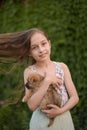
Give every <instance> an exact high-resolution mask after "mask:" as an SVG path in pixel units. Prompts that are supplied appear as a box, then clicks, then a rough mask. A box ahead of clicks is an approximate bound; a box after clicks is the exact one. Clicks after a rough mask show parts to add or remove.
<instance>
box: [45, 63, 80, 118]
mask: <svg viewBox="0 0 87 130" xmlns="http://www.w3.org/2000/svg"><path fill="white" fill-rule="evenodd" d="M61 66H62V69H63V71H64V84H65V86H66V89H67V92H68V95H69V100H68V102H67V103H66V104H65V105H64V106H63V107H61V108H59V107H58V106H56V105H53V104H50V105H49V107H51V108H52V109H51V110H43V112H44V113H46V114H47V115H48V116H49V117H55V116H57V115H60V114H62V113H64V112H66V111H68V110H70V109H71V108H73V107H74V106H75V105H76V104H77V103H78V101H79V97H78V94H77V91H76V88H75V85H74V83H73V81H72V78H71V74H70V71H69V69H68V67H67V65H65V64H64V63H61Z"/></svg>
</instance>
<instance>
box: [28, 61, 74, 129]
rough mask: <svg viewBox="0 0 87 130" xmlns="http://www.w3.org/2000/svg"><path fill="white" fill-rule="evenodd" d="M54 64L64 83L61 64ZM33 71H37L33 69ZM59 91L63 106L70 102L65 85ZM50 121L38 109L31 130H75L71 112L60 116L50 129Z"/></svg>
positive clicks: (30, 125)
mask: <svg viewBox="0 0 87 130" xmlns="http://www.w3.org/2000/svg"><path fill="white" fill-rule="evenodd" d="M54 63H55V64H56V76H60V77H61V78H62V80H63V81H64V72H63V70H62V68H61V65H60V63H59V62H54ZM32 70H33V71H35V70H34V69H33V68H32ZM57 91H58V93H60V95H61V98H62V106H63V105H64V104H65V103H66V102H67V101H68V94H67V91H66V88H65V86H64V84H63V85H61V87H60V89H58V88H57ZM62 106H61V107H62ZM49 121H50V119H49V117H47V116H46V114H44V113H42V112H41V111H40V109H39V108H37V109H36V110H35V111H34V112H33V114H32V117H31V120H30V123H29V130H75V129H74V125H73V121H72V117H71V114H70V111H67V112H65V113H63V114H61V115H58V116H57V117H56V118H55V120H54V123H53V124H52V125H51V126H50V127H48V124H49Z"/></svg>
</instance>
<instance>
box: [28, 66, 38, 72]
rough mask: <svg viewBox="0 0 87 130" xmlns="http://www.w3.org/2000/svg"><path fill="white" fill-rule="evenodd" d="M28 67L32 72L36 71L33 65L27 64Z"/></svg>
mask: <svg viewBox="0 0 87 130" xmlns="http://www.w3.org/2000/svg"><path fill="white" fill-rule="evenodd" d="M29 68H30V69H31V70H32V72H37V70H36V69H35V67H34V66H33V65H32V66H29Z"/></svg>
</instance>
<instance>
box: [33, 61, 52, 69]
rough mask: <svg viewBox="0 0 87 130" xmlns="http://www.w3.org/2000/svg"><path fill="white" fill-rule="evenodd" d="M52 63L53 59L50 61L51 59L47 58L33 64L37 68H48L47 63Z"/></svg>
mask: <svg viewBox="0 0 87 130" xmlns="http://www.w3.org/2000/svg"><path fill="white" fill-rule="evenodd" d="M52 63H53V61H51V60H48V61H44V62H37V63H36V64H35V66H36V67H37V68H43V69H44V68H48V67H49V65H51V64H52Z"/></svg>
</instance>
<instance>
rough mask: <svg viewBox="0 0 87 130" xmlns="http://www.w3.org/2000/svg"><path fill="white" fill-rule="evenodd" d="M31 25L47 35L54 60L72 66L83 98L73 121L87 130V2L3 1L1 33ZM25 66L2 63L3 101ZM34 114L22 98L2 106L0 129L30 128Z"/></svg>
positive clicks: (0, 6) (0, 91)
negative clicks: (14, 103) (30, 121)
mask: <svg viewBox="0 0 87 130" xmlns="http://www.w3.org/2000/svg"><path fill="white" fill-rule="evenodd" d="M32 27H38V28H41V29H43V30H44V31H45V32H46V33H47V34H48V36H49V38H50V40H51V42H52V55H51V57H52V59H53V60H56V61H63V62H65V63H66V64H67V65H68V66H69V68H70V71H71V75H72V78H73V81H74V83H75V85H76V89H77V91H78V94H79V97H80V101H79V103H78V105H77V106H76V107H74V108H73V109H72V110H71V113H72V117H73V121H74V124H75V128H76V130H87V100H86V98H87V91H86V87H87V80H86V77H87V68H86V67H87V43H86V42H87V1H86V0H68V1H67V0H63V1H62V0H51V1H50V0H44V1H42V0H34V1H32V0H9V1H8V0H0V33H9V32H15V31H22V30H26V29H29V28H32ZM0 60H1V61H6V60H9V59H4V60H3V58H0ZM25 67H26V62H23V63H20V64H0V103H1V102H2V101H5V100H6V99H8V98H9V95H11V93H12V90H13V88H16V87H19V86H20V85H21V82H22V81H23V71H24V68H25ZM19 88H20V87H19ZM18 92H20V91H18ZM16 93H17V92H16V91H15V90H14V95H15V94H16ZM31 114H32V112H31V111H30V110H29V109H28V107H27V105H26V104H23V103H22V102H21V100H20V102H19V103H18V104H16V105H9V106H3V105H2V106H0V130H28V124H29V120H30V117H31Z"/></svg>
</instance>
